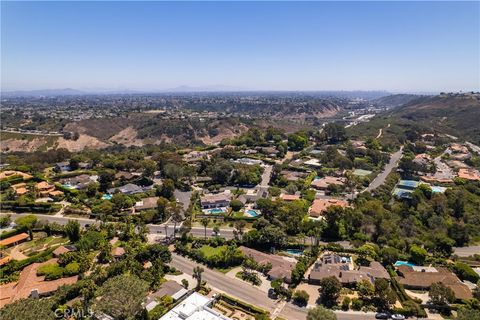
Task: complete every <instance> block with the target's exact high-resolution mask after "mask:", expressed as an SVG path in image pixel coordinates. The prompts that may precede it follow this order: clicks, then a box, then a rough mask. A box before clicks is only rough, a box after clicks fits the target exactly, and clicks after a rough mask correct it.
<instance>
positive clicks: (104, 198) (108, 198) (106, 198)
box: [102, 193, 112, 200]
mask: <svg viewBox="0 0 480 320" xmlns="http://www.w3.org/2000/svg"><path fill="white" fill-rule="evenodd" d="M102 199H103V200H112V195H111V194H109V193H106V194H104V195H103V196H102Z"/></svg>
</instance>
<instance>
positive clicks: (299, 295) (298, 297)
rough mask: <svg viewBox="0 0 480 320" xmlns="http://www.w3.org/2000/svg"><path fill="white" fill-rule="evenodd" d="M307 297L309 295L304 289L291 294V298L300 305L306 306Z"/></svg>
mask: <svg viewBox="0 0 480 320" xmlns="http://www.w3.org/2000/svg"><path fill="white" fill-rule="evenodd" d="M309 298H310V296H309V295H308V293H307V292H306V291H305V290H297V291H295V293H294V294H293V300H294V301H295V302H296V303H297V304H299V305H301V306H306V305H307V304H308V299H309Z"/></svg>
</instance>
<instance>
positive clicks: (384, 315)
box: [375, 312, 390, 319]
mask: <svg viewBox="0 0 480 320" xmlns="http://www.w3.org/2000/svg"><path fill="white" fill-rule="evenodd" d="M388 318H390V314H388V313H386V312H379V313H376V314H375V319H388Z"/></svg>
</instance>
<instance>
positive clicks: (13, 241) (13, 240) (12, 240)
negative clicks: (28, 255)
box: [0, 232, 30, 248]
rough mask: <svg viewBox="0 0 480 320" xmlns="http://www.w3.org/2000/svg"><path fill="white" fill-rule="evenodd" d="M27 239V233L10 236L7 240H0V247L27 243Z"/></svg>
mask: <svg viewBox="0 0 480 320" xmlns="http://www.w3.org/2000/svg"><path fill="white" fill-rule="evenodd" d="M29 238H30V236H29V235H28V234H27V233H25V232H23V233H20V234H16V235H14V236H11V237H9V238H6V239H3V240H0V246H1V247H7V248H8V247H11V246H16V245H17V244H20V243H22V242H25V241H27V240H28V239H29Z"/></svg>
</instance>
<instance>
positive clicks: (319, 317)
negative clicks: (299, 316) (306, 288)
mask: <svg viewBox="0 0 480 320" xmlns="http://www.w3.org/2000/svg"><path fill="white" fill-rule="evenodd" d="M307 320H337V316H336V315H335V313H333V311H330V310H328V309H325V308H324V307H322V306H316V307H315V308H312V309H310V310H308V314H307Z"/></svg>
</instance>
